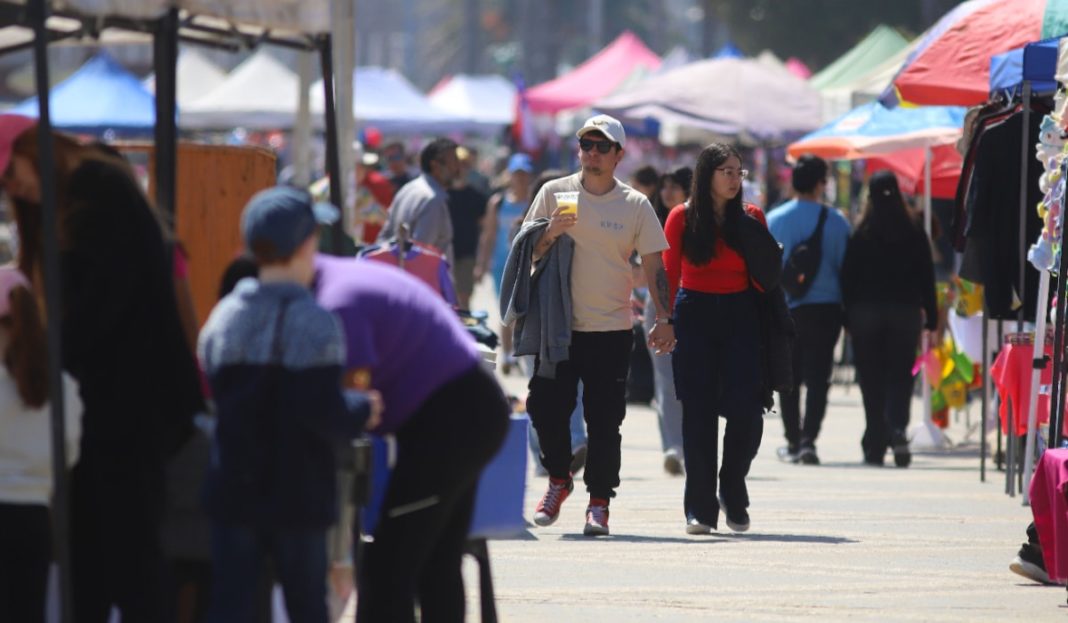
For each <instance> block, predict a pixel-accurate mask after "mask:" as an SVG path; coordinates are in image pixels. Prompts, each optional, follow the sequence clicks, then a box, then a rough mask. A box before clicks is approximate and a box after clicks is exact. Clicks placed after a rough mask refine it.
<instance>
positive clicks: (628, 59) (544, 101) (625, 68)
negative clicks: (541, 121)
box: [525, 30, 660, 114]
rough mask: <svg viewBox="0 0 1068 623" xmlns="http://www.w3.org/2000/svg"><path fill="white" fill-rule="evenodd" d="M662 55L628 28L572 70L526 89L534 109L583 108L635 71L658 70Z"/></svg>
mask: <svg viewBox="0 0 1068 623" xmlns="http://www.w3.org/2000/svg"><path fill="white" fill-rule="evenodd" d="M659 67H660V57H659V56H657V55H656V54H655V53H654V52H653V51H652V50H650V49H649V48H647V47H646V46H645V44H644V43H642V40H641V39H639V38H638V36H637V35H635V34H634V33H632V32H630V31H629V30H628V31H626V32H624V33H623V34H621V35H619V37H617V38H616V40H615V41H613V42H612V43H610V44H608V45H607V46H606V47H605V48H604V49H602V50H601V51H600V52H598V53H597V54H595V55H593V56H592V57H590V58H589V60H587V61H586V62H585V63H583V64H581V65H579V66H578V67H576V68H575V69H574V70H572V71H571V72H569V73H567V74H564V75H563V76H560V77H558V78H556V79H554V80H550V81H548V82H543V83H542V84H539V85H537V86H534V87H531V88H529V89H527V91H526V94H525V99H526V103H527V105H528V106H529V107H530V110H531V112H535V113H546V114H554V113H557V112H560V111H561V110H568V109H572V108H584V107H587V106H590V105H591V104H592V103H593V102H595V101H597V100H599V99H601V98H602V97H605V96H607V95H609V94H611V93H613V92H614V91H616V89H618V88H619V87H620V86H621V85H622V84H623V83H624V82H626V81H627V79H628V78H630V77H631V76H633V75H634V72H635V71H649V72H652V71H655V70H656V69H657V68H659Z"/></svg>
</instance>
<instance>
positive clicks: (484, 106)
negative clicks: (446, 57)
mask: <svg viewBox="0 0 1068 623" xmlns="http://www.w3.org/2000/svg"><path fill="white" fill-rule="evenodd" d="M516 96H517V94H516V88H515V84H513V83H512V82H511V81H510V80H508V79H507V78H505V77H503V76H498V75H482V76H473V75H468V74H457V75H455V76H453V77H452V78H450V79H449V80H448V82H446V83H445V84H443V85H442V86H440V87H438V88H436V89H434V90H433V91H431V93H430V96H429V99H430V103H431V104H433V105H435V106H437V107H438V108H440V109H442V110H445V111H448V112H450V113H453V114H455V115H460V116H461V117H466V118H468V119H471V120H472V121H474V122H476V123H479V124H483V125H486V126H489V127H490V128H491V129H499V128H501V127H502V126H506V125H510V124H512V123H514V122H515V111H516Z"/></svg>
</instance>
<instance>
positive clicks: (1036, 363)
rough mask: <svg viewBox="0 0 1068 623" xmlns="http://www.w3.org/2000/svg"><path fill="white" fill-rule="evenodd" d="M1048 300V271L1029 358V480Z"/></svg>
mask: <svg viewBox="0 0 1068 623" xmlns="http://www.w3.org/2000/svg"><path fill="white" fill-rule="evenodd" d="M1048 299H1049V271H1046V270H1044V271H1042V275H1041V276H1040V277H1039V281H1038V306H1037V307H1036V309H1035V343H1034V350H1033V351H1032V353H1033V354H1032V356H1031V357H1032V358H1031V385H1030V389H1028V393H1029V395H1030V397H1031V402H1030V404H1028V406H1027V437H1026V439H1027V440H1026V442H1025V443H1024V451H1023V452H1024V456H1023V459H1024V467H1023V477H1024V478H1025V479H1030V477H1031V470H1032V469H1033V468H1034V466H1035V452H1034V449H1035V448H1034V447H1035V428H1036V426H1037V423H1036V422H1037V420H1038V400H1039V395H1040V393H1041V392H1040V383H1041V382H1042V371H1043V370H1045V369H1046V311H1047V309H1048V303H1046V301H1047V300H1048ZM1021 489H1022V493H1023V505H1024V506H1027V505H1029V504H1030V503H1031V497H1030V495H1029V491H1028V490H1029V487H1021Z"/></svg>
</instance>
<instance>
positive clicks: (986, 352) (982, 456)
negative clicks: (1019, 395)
mask: <svg viewBox="0 0 1068 623" xmlns="http://www.w3.org/2000/svg"><path fill="white" fill-rule="evenodd" d="M982 374H983V386H982V387H983V398H982V401H983V402H982V409H981V412H980V414H979V420H980V422H979V429H980V430H981V431H982V433H981V434H980V436H979V482H986V452H987V448H986V414H987V413H988V411H989V409H990V336H989V335H987V319H986V310H985V309H984V310H983V368H982Z"/></svg>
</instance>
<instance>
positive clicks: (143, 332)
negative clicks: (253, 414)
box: [0, 115, 204, 623]
mask: <svg viewBox="0 0 1068 623" xmlns="http://www.w3.org/2000/svg"><path fill="white" fill-rule="evenodd" d="M38 134H39V129H38V128H37V126H36V123H35V122H34V121H33V120H30V119H26V118H25V117H20V116H17V115H0V171H2V172H3V178H2V186H3V191H4V193H5V194H7V195H8V197H9V199H10V200H11V203H12V205H13V211H14V215H15V220H16V222H17V224H18V230H19V257H18V266H19V269H20V270H21V271H22V272H23V274H25V275H27V276H28V277H29V279H30V280H31V282H32V283H33V284H34V286H35V288H34V290H35V291H36V292H43V291H44V288H43V287H42V283H41V278H42V277H41V276H42V248H43V242H44V239H43V235H42V229H41V212H42V210H41V188H42V187H43V186H44V185H45V184H52V185H54V187H55V189H56V191H57V192H56V194H57V205H56V207H57V216H58V223H59V251H60V275H61V278H62V293H61V301H62V308H61V310H60V313H59V317H58V318H50V319H49V321H50V322H56V323H58V325H59V327H60V331H61V335H62V347H63V350H62V363H63V367H64V369H65V370H66V371H67V372H68V373H70V375H71V376H73V377H74V378H75V379H76V380H77V381H78V383H79V385H80V392H81V399H82V402H83V404H84V412H83V414H82V431H83V434H82V442H81V452H80V457H81V458H80V459H79V463H78V465H77V466H76V467H75V468H74V471H73V474H72V478H71V488H70V496H71V499H70V511H71V516H70V519H71V521H70V533H71V561H72V579H73V587H74V614H75V616H74V619H75V620H77V621H78V622H79V623H94V622H97V621H99V622H103V621H106V620H107V619H108V614H109V612H110V610H111V607H112V605H115V606H117V607H118V608H119V610H120V612H121V614H122V619H123V620H124V621H164V620H166V619H167V612H165V609H166V608H165V600H164V597H163V592H164V560H163V555H162V550H161V542H160V524H161V521H162V516H163V509H164V504H163V501H164V500H163V495H164V493H163V492H164V466H165V462H166V461H167V459H168V458H169V457H170V456H171V455H172V454H173V453H174V451H175V450H176V449H177V448H178V447H179V446H181V445H182V444H183V443H184V441H185V440H186V439H187V438H188V436H189V434H190V433H191V432H192V426H193V425H192V419H193V414H194V413H196V412H198V411H201V410H203V408H204V406H203V399H202V397H201V395H200V379H199V376H198V373H197V369H196V365H195V363H194V360H193V354H192V352H191V351H190V349H189V345H188V342H187V340H186V337H185V335H184V333H183V330H182V325H181V323H180V321H179V317H178V311H177V303H176V299H175V290H174V280H173V275H172V271H171V265H170V262H171V252H172V251H171V248H170V247H169V246H168V245H167V237H166V236H165V228H164V226H163V225H162V224H161V222H160V220H159V219H158V218H157V217H156V214H155V213H154V211H153V209H152V207H151V206H150V205H149V202H148V200H147V199H146V197H145V195H144V193H143V192H142V190H141V188H140V186H139V185H138V183H137V180H135V179H134V178H133V177H132V176H131V174H130V170H129V167H128V165H126V163H124V162H122V161H121V160H118V159H116V158H114V157H113V156H109V155H107V154H105V153H104V152H102V151H101V150H99V149H95V148H93V147H91V146H83V145H79V144H78V143H77V142H75V141H74V140H73V139H71V138H69V137H66V136H64V135H62V134H58V133H57V134H54V135H52V136H51V137H49V138H50V139H51V140H52V141H53V147H54V154H55V163H56V169H55V174H56V177H55V179H53V180H45V179H42V178H41V175H40V173H39V172H38V169H37V162H38V149H37V146H38Z"/></svg>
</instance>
